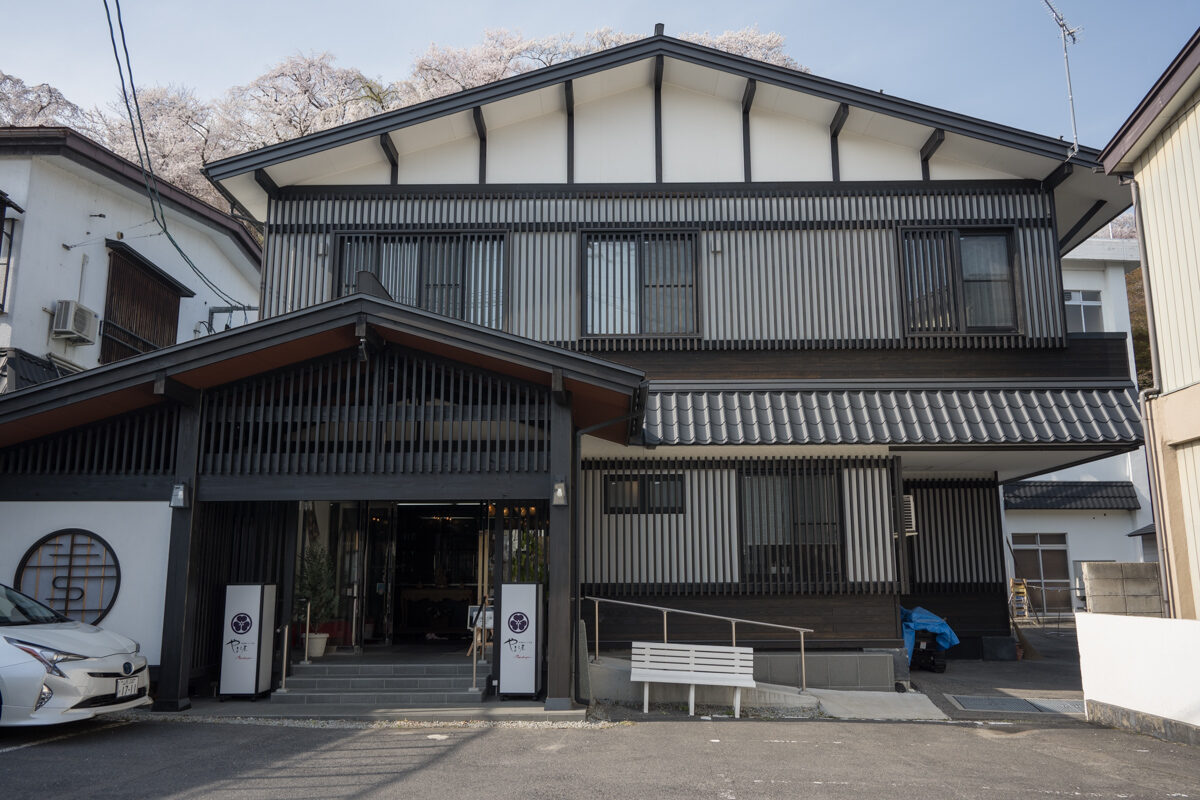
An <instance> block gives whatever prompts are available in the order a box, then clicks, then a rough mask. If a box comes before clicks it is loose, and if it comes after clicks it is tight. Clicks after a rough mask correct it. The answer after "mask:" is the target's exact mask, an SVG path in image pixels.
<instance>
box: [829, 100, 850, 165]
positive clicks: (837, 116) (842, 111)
mask: <svg viewBox="0 0 1200 800" xmlns="http://www.w3.org/2000/svg"><path fill="white" fill-rule="evenodd" d="M848 116H850V106H849V105H847V104H846V103H841V104H839V105H838V107H837V111H835V112H834V113H833V119H832V120H831V121H830V123H829V158H830V159H831V163H832V165H833V179H834V181H840V180H841V179H842V164H841V160H840V159H839V157H838V134H840V133H841V132H842V126H843V125H845V124H846V117H848Z"/></svg>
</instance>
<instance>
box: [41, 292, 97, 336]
mask: <svg viewBox="0 0 1200 800" xmlns="http://www.w3.org/2000/svg"><path fill="white" fill-rule="evenodd" d="M99 331H100V317H99V315H98V314H96V312H95V311H92V310H91V309H90V308H88V307H87V306H83V305H80V304H79V303H77V302H75V301H74V300H59V301H58V302H57V303H56V304H55V306H54V327H53V330H52V332H51V336H52V337H53V338H55V339H66V340H68V341H69V342H70V343H71V344H95V343H96V337H97V335H98V334H99Z"/></svg>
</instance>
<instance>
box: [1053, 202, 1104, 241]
mask: <svg viewBox="0 0 1200 800" xmlns="http://www.w3.org/2000/svg"><path fill="white" fill-rule="evenodd" d="M1107 203H1108V201H1107V200H1097V201H1096V202H1094V203H1092V207H1091V208H1089V209H1088V210H1087V211H1085V212H1083V216H1082V217H1080V218H1079V221H1078V222H1076V223H1075V224H1074V225H1072V226H1071V230H1069V231H1067V232H1066V233H1064V234H1063V237H1062V238H1061V239H1059V240H1058V249H1059V250H1060V251H1061V250H1062V249H1063V248H1064V247H1066V246H1067V242H1069V241H1071V240H1072V239H1073V238H1075V234H1077V233H1079V232H1080V231H1081V230H1083V226H1084V225H1087V224H1088V223H1089V222H1091V219H1092V217H1094V216H1096V214H1098V213H1099V212H1100V209H1102V208H1104V206H1105V205H1107Z"/></svg>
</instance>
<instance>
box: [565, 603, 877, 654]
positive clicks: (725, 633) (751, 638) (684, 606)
mask: <svg viewBox="0 0 1200 800" xmlns="http://www.w3.org/2000/svg"><path fill="white" fill-rule="evenodd" d="M625 599H628V600H629V601H630V602H635V603H646V604H647V605H655V606H665V607H667V608H679V609H681V610H686V611H698V612H700V613H703V614H718V615H721V616H729V617H738V618H740V619H752V620H756V621H758V622H774V623H777V624H779V625H797V626H800V627H804V628H811V629H812V630H813V633H810V634H806V635H805V645H806V646H809V647H816V648H820V647H822V646H824V647H861V646H864V645H866V646H876V647H878V646H886V644H885V643H887V642H888V640H898V639H899V638H900V622H899V611H898V609H897V604H896V597H895V595H868V596H865V597H821V596H814V595H781V596H778V597H689V598H687V599H686V600H684V599H681V598H679V597H674V596H670V595H658V594H638V595H632V596H630V597H628V598H625ZM580 616H581V618H582V619H583V622H584V628H586V630H587V636H588V646H589V648H591V647H592V646H593V643H594V642H595V610H594V606H593V603H592V602H590V601H586V600H585V601H584V602H583V604H582V606H581V611H580ZM662 634H663V622H662V612H659V611H653V610H648V609H639V608H629V607H625V606H618V605H613V604H611V603H601V604H600V646H601V647H602V648H609V647H620V648H627V647H629V643H630V642H632V641H635V640H637V641H651V642H654V641H662ZM667 635H668V637H669V639H670V641H672V642H693V643H698V644H699V643H704V644H729V641H730V625H729V623H728V622H722V621H720V620H714V619H705V618H704V617H690V616H687V615H683V614H670V615H668V617H667ZM881 640H883V641H881ZM737 641H738V644H739V645H744V646H748V647H755V648H764V649H780V650H789V649H797V650H798V649H799V647H800V636H799V634H798V633H795V632H793V631H786V630H773V629H771V628H762V627H757V626H752V625H738V629H737ZM892 644H894V645H895V646H899V642H894V641H893V642H892Z"/></svg>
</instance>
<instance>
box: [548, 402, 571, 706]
mask: <svg viewBox="0 0 1200 800" xmlns="http://www.w3.org/2000/svg"><path fill="white" fill-rule="evenodd" d="M570 403H571V401H570V398H569V397H556V398H555V399H554V400H553V402H551V403H550V485H549V486H547V487H546V488H547V489H548V490H550V494H551V495H552V494H553V484H554V483H558V482H560V481H561V482H562V483H564V484H566V490H567V503H566V504H565V505H557V506H556V505H554V504H553V503H550V504H549V509H550V520H549V523H550V542H549V545H548V549H547V557H546V572H547V575H548V584H549V586H548V594H549V597H547V598H546V639H545V641H546V708H547V710H560V709H568V708H571V707H572V705H573V701H572V699H571V662H572V661H573V660H574V658H573V657H572V652H571V616H572V611H571V505H570V504H571V502H572V501H573V499H574V498H572V494H573V492H572V488H573V487H572V486H571V473H572V469H571V464H572V457H573V454H572V452H571V450H572V448H573V447H574V440H575V434H574V428H573V426H572V423H571V405H570Z"/></svg>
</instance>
